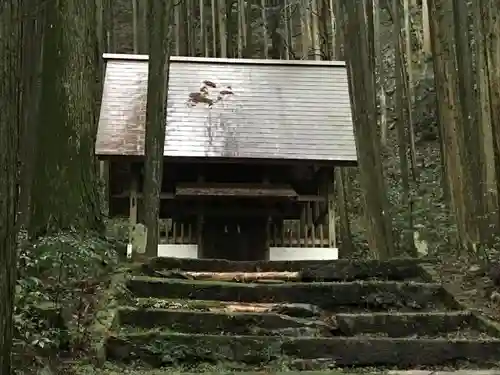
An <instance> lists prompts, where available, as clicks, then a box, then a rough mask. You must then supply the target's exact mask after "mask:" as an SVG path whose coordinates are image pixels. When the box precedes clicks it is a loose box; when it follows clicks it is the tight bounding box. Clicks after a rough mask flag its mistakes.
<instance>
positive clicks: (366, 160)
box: [0, 0, 500, 374]
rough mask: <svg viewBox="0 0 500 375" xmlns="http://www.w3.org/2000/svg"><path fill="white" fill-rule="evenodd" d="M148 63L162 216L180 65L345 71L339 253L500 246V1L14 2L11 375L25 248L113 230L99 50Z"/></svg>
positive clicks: (7, 14) (153, 195)
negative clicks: (100, 128) (176, 65)
mask: <svg viewBox="0 0 500 375" xmlns="http://www.w3.org/2000/svg"><path fill="white" fill-rule="evenodd" d="M149 51H151V54H150V76H149V81H150V87H154V88H155V90H151V93H150V94H149V95H148V108H147V129H146V132H147V136H146V138H147V141H146V150H147V151H146V154H147V156H148V162H147V163H146V186H145V191H146V197H147V199H146V201H145V205H150V207H155V206H157V205H156V203H155V200H157V199H158V189H159V187H158V181H157V179H158V177H157V176H160V175H161V165H160V164H161V163H155V160H157V157H156V156H157V155H158V153H161V149H162V148H163V145H162V144H161V142H158V140H159V139H162V135H163V134H164V124H163V123H164V119H165V116H164V108H163V107H164V101H165V100H164V99H165V92H166V87H165V85H164V83H163V82H165V80H164V79H163V77H164V76H165V74H168V73H167V72H166V69H165V62H166V61H167V59H168V56H169V55H170V54H172V55H188V56H212V57H243V58H264V59H318V60H320V59H325V60H328V59H337V60H344V59H345V60H346V62H347V66H348V72H349V77H350V91H351V96H352V99H351V101H352V106H353V119H354V125H355V135H356V142H357V147H358V154H359V168H356V169H344V170H338V171H337V172H336V176H335V181H336V191H337V196H338V200H337V201H338V205H337V210H338V213H339V220H338V226H339V230H338V231H337V232H338V236H339V244H340V245H339V247H340V249H341V255H342V256H344V257H349V256H354V254H355V253H356V251H357V248H358V247H365V248H367V249H369V251H370V253H371V256H374V257H380V258H388V257H393V256H398V255H403V254H410V255H417V254H418V253H422V254H424V253H427V252H430V251H436V250H428V249H427V248H428V247H429V246H430V247H433V248H440V247H439V246H442V247H447V246H448V247H453V248H455V249H460V250H464V251H467V252H471V253H476V254H478V255H479V256H483V255H484V254H486V253H488V252H487V250H488V249H494V248H495V246H496V245H497V243H498V240H499V230H498V228H499V219H500V217H499V212H498V205H499V201H498V197H499V190H500V159H499V157H500V70H499V69H498V66H500V1H499V0H476V1H472V2H466V1H461V0H362V1H352V0H211V1H210V0H177V1H175V2H174V1H160V0H156V1H152V0H149V1H147V0H115V1H111V0H95V2H92V1H90V2H89V1H77V0H66V1H59V0H48V1H47V0H40V1H32V2H29V1H25V0H5V1H3V2H2V3H1V4H0V66H1V69H0V298H1V299H2V303H0V373H2V374H8V373H10V355H9V353H10V350H11V343H12V334H13V332H12V314H13V305H14V294H15V286H16V277H17V276H16V275H17V272H16V269H17V249H18V245H19V243H20V241H24V240H25V239H34V238H37V237H39V236H43V235H46V234H48V233H54V232H57V231H60V230H64V229H70V228H71V229H77V230H82V231H95V232H102V231H103V229H104V221H105V217H104V216H103V210H102V207H103V203H104V202H102V194H100V192H101V186H102V184H101V181H100V179H99V173H98V163H97V161H96V159H95V157H94V142H95V136H96V129H97V120H98V113H99V99H100V95H101V93H100V92H101V88H102V77H103V62H102V59H101V54H102V53H103V52H117V53H146V54H147V53H149ZM326 100H327V99H326ZM160 159H161V158H160ZM147 212H149V215H148V216H150V217H146V218H145V220H146V224H147V225H148V227H154V226H155V224H154V223H155V221H156V220H157V218H156V216H157V211H155V210H147ZM153 232H154V231H153ZM152 241H153V242H151V244H154V241H155V239H153V240H152ZM151 244H149V245H148V246H149V247H150V248H152V247H151V246H152V245H151ZM424 245H425V246H424ZM423 248H425V249H423ZM440 251H441V250H440Z"/></svg>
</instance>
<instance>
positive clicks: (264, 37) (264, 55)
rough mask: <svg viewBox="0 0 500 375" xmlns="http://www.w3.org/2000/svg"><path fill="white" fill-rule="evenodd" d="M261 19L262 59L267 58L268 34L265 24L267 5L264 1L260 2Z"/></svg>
mask: <svg viewBox="0 0 500 375" xmlns="http://www.w3.org/2000/svg"><path fill="white" fill-rule="evenodd" d="M260 7H261V11H260V12H261V13H260V14H261V17H262V58H264V59H268V58H269V33H268V24H267V4H266V0H261V1H260Z"/></svg>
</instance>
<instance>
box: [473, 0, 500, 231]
mask: <svg viewBox="0 0 500 375" xmlns="http://www.w3.org/2000/svg"><path fill="white" fill-rule="evenodd" d="M482 12H483V8H482V4H481V1H477V2H475V3H473V19H474V27H473V30H474V39H475V41H476V53H475V57H476V59H475V65H476V82H477V86H478V96H479V97H478V100H479V109H478V119H477V121H478V123H479V124H480V126H481V129H480V131H481V135H482V137H481V138H482V142H480V145H479V146H480V150H481V152H482V153H483V161H482V162H481V163H480V164H481V166H480V167H481V175H482V176H483V179H482V181H483V189H482V190H483V193H482V194H483V196H484V202H483V212H486V213H487V215H486V216H487V220H486V223H485V224H488V223H489V230H488V232H493V231H492V230H491V229H492V228H494V227H495V225H496V224H497V223H498V191H497V177H496V173H497V170H498V169H499V168H500V165H495V148H494V137H493V129H492V124H493V119H492V118H491V115H492V114H491V100H490V89H489V83H490V82H489V79H490V78H489V77H490V76H489V71H488V64H487V59H486V48H487V46H486V35H487V33H486V32H485V28H484V21H483V14H482ZM490 225H491V226H490ZM483 231H485V232H486V229H485V228H484V229H483ZM485 235H486V236H489V233H484V234H483V235H482V237H483V238H484V236H485Z"/></svg>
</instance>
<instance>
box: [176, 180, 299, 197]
mask: <svg viewBox="0 0 500 375" xmlns="http://www.w3.org/2000/svg"><path fill="white" fill-rule="evenodd" d="M175 195H176V196H193V197H194V196H198V197H202V196H205V197H246V198H252V197H254V198H260V197H262V198H264V197H275V198H290V197H297V196H298V194H297V192H296V191H295V190H294V189H293V188H292V187H290V186H280V185H269V184H242V183H234V184H222V183H211V184H179V185H177V187H176V190H175Z"/></svg>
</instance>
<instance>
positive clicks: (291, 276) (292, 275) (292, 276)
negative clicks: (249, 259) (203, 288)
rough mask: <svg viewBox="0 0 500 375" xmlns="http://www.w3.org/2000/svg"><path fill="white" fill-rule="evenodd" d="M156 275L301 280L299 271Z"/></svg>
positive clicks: (169, 272)
mask: <svg viewBox="0 0 500 375" xmlns="http://www.w3.org/2000/svg"><path fill="white" fill-rule="evenodd" d="M157 274H158V276H162V277H167V278H179V279H188V280H218V281H237V282H252V281H256V280H284V281H299V280H301V275H300V272H288V271H283V272H195V271H194V272H193V271H163V272H162V271H158V272H157Z"/></svg>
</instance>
